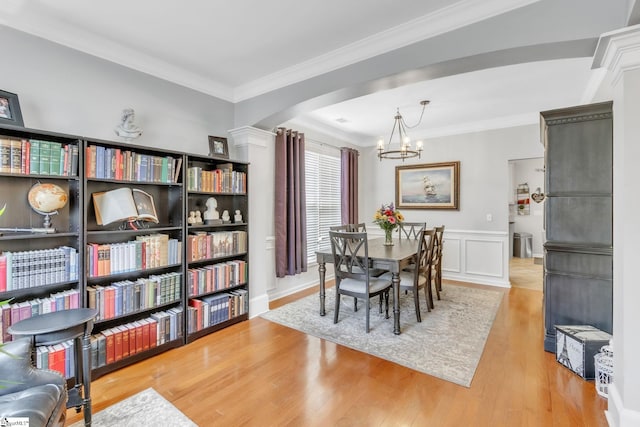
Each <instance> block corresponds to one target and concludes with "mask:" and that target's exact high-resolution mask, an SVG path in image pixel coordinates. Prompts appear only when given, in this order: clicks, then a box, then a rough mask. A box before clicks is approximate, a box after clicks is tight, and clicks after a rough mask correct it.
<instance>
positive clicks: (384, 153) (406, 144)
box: [378, 101, 429, 162]
mask: <svg viewBox="0 0 640 427" xmlns="http://www.w3.org/2000/svg"><path fill="white" fill-rule="evenodd" d="M427 104H429V101H420V105H422V113H421V114H420V119H419V120H418V123H416V124H415V125H413V126H408V125H407V124H406V123H405V122H404V119H403V118H402V115H401V114H400V108H398V109H397V110H396V115H395V117H394V122H393V129H391V136H390V137H389V142H387V145H386V149H385V144H384V140H383V139H382V138H380V140H378V157H379V158H380V161H382V159H402V161H403V162H404V159H410V158H412V157H418V158H420V155H421V154H422V141H418V142H416V147H415V150H414V149H413V148H412V146H411V139H410V138H409V136H408V135H407V129H413V128H415V127H416V126H418V125H419V124H420V122H422V116H423V115H424V109H425V107H426V106H427ZM396 129H397V130H398V141H399V145H398V147H397V148H396V149H394V147H392V145H391V143H392V141H393V134H394V133H395V132H396Z"/></svg>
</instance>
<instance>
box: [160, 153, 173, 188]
mask: <svg viewBox="0 0 640 427" xmlns="http://www.w3.org/2000/svg"><path fill="white" fill-rule="evenodd" d="M161 175H162V176H161V177H160V182H164V183H170V182H171V181H170V180H169V158H167V157H163V158H162V169H161Z"/></svg>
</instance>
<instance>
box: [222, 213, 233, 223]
mask: <svg viewBox="0 0 640 427" xmlns="http://www.w3.org/2000/svg"><path fill="white" fill-rule="evenodd" d="M222 222H223V223H225V224H228V223H230V222H231V217H230V216H229V211H228V210H226V209H225V210H224V211H222Z"/></svg>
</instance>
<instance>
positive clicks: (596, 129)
mask: <svg viewBox="0 0 640 427" xmlns="http://www.w3.org/2000/svg"><path fill="white" fill-rule="evenodd" d="M540 116H541V120H540V124H541V133H542V138H543V143H544V146H545V191H546V193H547V198H546V200H545V234H546V243H545V245H544V327H545V337H544V348H545V350H547V351H555V349H556V331H555V325H585V324H586V325H592V326H595V327H596V328H598V329H602V330H603V331H606V332H608V333H612V329H613V115H612V103H611V102H604V103H598V104H592V105H585V106H578V107H573V108H565V109H560V110H552V111H545V112H542V113H540Z"/></svg>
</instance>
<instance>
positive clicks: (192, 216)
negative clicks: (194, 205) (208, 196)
mask: <svg viewBox="0 0 640 427" xmlns="http://www.w3.org/2000/svg"><path fill="white" fill-rule="evenodd" d="M195 223H196V213H195V211H189V218H187V224H195Z"/></svg>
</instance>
